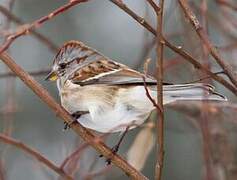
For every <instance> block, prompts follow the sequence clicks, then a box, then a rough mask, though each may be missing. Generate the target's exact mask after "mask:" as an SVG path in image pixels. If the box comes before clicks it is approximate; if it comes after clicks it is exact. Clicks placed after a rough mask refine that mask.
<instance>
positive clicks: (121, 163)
mask: <svg viewBox="0 0 237 180" xmlns="http://www.w3.org/2000/svg"><path fill="white" fill-rule="evenodd" d="M0 58H1V59H2V61H3V62H4V63H5V64H6V65H7V66H8V67H9V68H10V69H11V70H12V71H13V72H14V73H16V75H17V76H18V77H19V78H20V79H21V80H22V81H23V82H24V83H25V84H26V85H27V86H28V87H29V88H30V89H31V90H32V91H33V92H34V93H35V94H36V95H37V96H38V97H39V98H41V100H42V101H44V102H45V103H46V104H47V105H48V106H49V107H50V108H51V109H52V110H53V111H54V112H55V113H56V114H57V115H58V116H60V117H61V118H62V119H63V120H64V122H66V123H68V124H72V125H71V128H72V129H73V130H74V131H75V132H76V133H77V134H78V135H79V136H80V137H81V138H82V139H84V140H85V141H86V142H87V143H89V144H90V145H91V146H92V147H94V148H95V149H96V150H97V151H98V152H99V153H101V154H102V155H103V156H104V157H106V158H110V159H111V162H112V163H114V164H115V165H116V166H117V167H119V168H120V169H122V170H123V171H124V172H125V173H126V174H127V175H129V176H131V178H134V179H147V178H146V177H145V176H144V175H143V174H141V173H140V172H138V171H137V170H136V169H134V168H133V167H132V166H131V165H129V164H128V163H127V162H126V161H125V160H124V159H122V158H121V157H120V156H119V155H117V154H113V153H112V151H111V149H110V148H109V147H107V146H106V145H105V144H104V143H103V142H102V141H101V140H100V139H98V138H97V137H96V136H95V135H94V134H93V133H92V132H91V131H89V130H87V129H86V128H84V127H83V126H82V125H81V124H79V123H72V122H73V121H74V119H73V118H72V117H71V115H70V114H69V113H68V112H67V111H66V110H65V109H64V108H62V107H61V106H60V105H59V104H58V103H57V102H56V101H55V100H54V99H53V98H52V97H51V96H50V94H49V93H48V92H47V91H46V90H45V89H44V88H43V87H42V86H41V85H40V84H39V83H38V82H37V81H35V80H34V79H33V78H32V77H31V76H30V75H29V74H28V73H27V72H25V71H24V70H23V69H22V68H21V67H20V66H19V65H17V64H16V63H15V62H14V61H13V59H12V58H11V57H10V56H9V55H8V54H7V53H2V54H0ZM94 139H98V141H94ZM111 155H112V156H111Z"/></svg>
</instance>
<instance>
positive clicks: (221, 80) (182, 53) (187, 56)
mask: <svg viewBox="0 0 237 180" xmlns="http://www.w3.org/2000/svg"><path fill="white" fill-rule="evenodd" d="M109 1H111V2H113V3H114V4H115V5H117V6H118V7H119V8H120V9H122V10H123V11H124V12H126V13H127V14H128V15H130V16H131V17H132V18H133V19H134V20H135V21H137V22H138V23H139V24H141V25H142V26H143V27H144V28H146V29H147V30H148V31H150V32H151V33H152V34H153V35H155V36H156V30H155V29H154V28H153V27H152V26H151V25H150V24H148V23H147V22H146V21H145V20H144V19H143V18H142V17H140V16H138V15H137V14H136V13H135V12H133V11H132V10H131V9H129V8H128V7H127V6H126V5H125V4H124V3H123V2H122V1H119V0H109ZM162 43H164V45H165V46H167V47H169V48H170V49H171V50H173V51H174V52H175V53H177V54H179V55H180V56H182V57H183V58H184V59H185V60H187V61H188V62H189V63H191V64H193V65H194V67H195V68H197V69H199V70H201V71H203V72H205V73H206V74H207V75H209V76H211V78H213V79H214V80H216V81H217V82H219V83H221V84H222V85H223V86H225V87H226V88H227V89H229V90H230V91H231V92H232V93H233V94H235V95H237V88H236V87H235V86H233V85H232V84H231V83H229V82H228V81H226V80H225V79H224V78H222V77H220V76H218V75H216V74H214V73H212V72H211V71H210V70H209V69H208V68H206V67H205V66H203V65H202V64H201V63H199V62H198V61H197V60H196V59H194V58H193V57H192V56H191V55H190V54H189V53H187V52H185V51H184V50H182V47H180V46H179V47H177V46H175V45H173V44H172V43H170V42H169V41H168V40H166V38H165V37H163V41H162Z"/></svg>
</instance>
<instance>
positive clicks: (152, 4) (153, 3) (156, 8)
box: [146, 0, 161, 15]
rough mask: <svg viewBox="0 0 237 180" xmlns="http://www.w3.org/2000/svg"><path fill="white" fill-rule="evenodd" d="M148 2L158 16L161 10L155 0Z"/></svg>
mask: <svg viewBox="0 0 237 180" xmlns="http://www.w3.org/2000/svg"><path fill="white" fill-rule="evenodd" d="M146 1H147V2H148V3H149V4H150V5H151V7H152V8H153V9H154V10H155V13H156V14H157V15H158V14H159V11H160V9H161V8H160V7H159V6H158V5H157V4H156V3H155V2H154V1H153V0H146Z"/></svg>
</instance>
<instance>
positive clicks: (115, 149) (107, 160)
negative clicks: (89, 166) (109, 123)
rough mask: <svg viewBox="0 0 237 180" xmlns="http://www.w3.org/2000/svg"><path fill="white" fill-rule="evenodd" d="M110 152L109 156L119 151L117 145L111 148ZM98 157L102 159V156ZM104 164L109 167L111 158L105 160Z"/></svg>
mask: <svg viewBox="0 0 237 180" xmlns="http://www.w3.org/2000/svg"><path fill="white" fill-rule="evenodd" d="M111 151H112V154H111V156H113V155H115V154H116V153H117V152H118V151H119V145H118V144H116V145H115V146H114V147H112V149H111ZM99 157H100V158H101V157H103V155H102V154H101V155H100V156H99ZM105 162H106V165H110V164H111V158H107V159H106V160H105Z"/></svg>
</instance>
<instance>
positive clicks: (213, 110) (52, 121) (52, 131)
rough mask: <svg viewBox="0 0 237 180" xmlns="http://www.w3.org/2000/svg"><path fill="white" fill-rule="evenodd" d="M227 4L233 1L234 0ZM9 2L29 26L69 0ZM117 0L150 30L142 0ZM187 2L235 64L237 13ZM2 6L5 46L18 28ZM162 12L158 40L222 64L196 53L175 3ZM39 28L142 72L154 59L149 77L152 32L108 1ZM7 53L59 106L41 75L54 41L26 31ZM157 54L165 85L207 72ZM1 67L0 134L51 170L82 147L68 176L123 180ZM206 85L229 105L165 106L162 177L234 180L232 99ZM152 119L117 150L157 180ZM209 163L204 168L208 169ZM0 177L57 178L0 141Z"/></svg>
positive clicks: (150, 14)
mask: <svg viewBox="0 0 237 180" xmlns="http://www.w3.org/2000/svg"><path fill="white" fill-rule="evenodd" d="M226 1H228V2H230V3H232V4H233V5H234V6H235V7H237V3H236V1H235V0H232V1H231V0H226ZM9 2H11V1H10V0H1V1H0V5H1V7H2V6H3V7H5V8H6V9H8V10H9V12H10V13H12V14H14V15H15V16H17V17H18V18H19V19H21V20H22V21H23V22H25V23H31V22H33V21H34V20H36V19H38V18H40V17H42V16H44V15H47V14H49V13H50V12H52V11H53V10H55V9H56V8H58V7H60V6H62V5H63V4H65V3H67V2H68V1H66V0H61V1H55V0H20V1H12V2H13V3H12V4H10V5H9ZM123 2H124V3H125V4H126V5H127V6H128V7H129V8H131V9H132V10H134V11H135V12H136V13H137V14H139V15H140V16H142V17H144V18H145V19H146V20H147V21H148V22H149V23H150V24H151V25H152V26H153V27H156V16H155V13H154V11H153V9H152V8H151V6H150V5H149V4H148V3H147V2H146V1H145V0H139V1H134V0H123ZM157 2H158V1H157ZM188 2H189V5H190V6H191V7H192V10H193V11H194V12H195V14H196V15H197V17H198V19H199V20H200V22H201V23H202V25H203V27H204V29H205V30H206V31H207V32H208V34H209V37H210V39H211V41H212V42H213V43H214V45H215V46H216V47H217V48H218V50H219V52H220V53H221V56H222V57H223V58H224V59H225V60H226V63H228V64H230V65H231V66H232V67H233V68H234V70H236V69H237V63H236V57H237V49H236V47H237V43H236V42H237V31H236V29H237V28H236V27H237V24H236V22H237V21H236V20H237V13H236V12H237V11H236V9H234V8H233V9H232V8H231V7H229V6H225V5H223V4H222V3H221V2H222V1H218V0H212V1H209V0H206V1H205V0H192V1H191V0H190V1H188ZM10 6H11V7H10ZM9 7H10V8H9ZM0 10H1V9H0ZM1 12H2V13H1ZM1 12H0V21H1V22H0V32H1V33H0V37H1V38H0V41H1V42H4V40H5V38H6V36H7V35H8V34H9V32H15V30H16V28H18V27H19V24H16V23H14V22H13V21H12V20H11V19H7V18H6V16H5V15H6V13H3V10H1ZM164 13H165V14H164V35H165V37H166V38H167V39H168V40H170V42H172V43H173V44H175V45H178V46H182V47H183V49H184V50H186V51H187V52H189V53H190V54H191V55H192V56H193V57H194V58H195V59H197V60H199V62H201V63H203V64H205V65H206V66H207V67H208V68H210V70H211V71H212V72H218V71H220V70H221V69H220V67H219V66H218V65H217V64H216V63H215V61H214V60H213V59H212V57H211V56H210V55H208V53H207V52H206V51H205V50H204V49H203V46H202V43H200V40H199V38H198V36H197V35H196V32H195V31H194V30H193V29H192V27H191V25H190V24H189V22H188V21H187V20H186V19H185V16H184V15H183V12H182V10H181V9H180V6H179V3H178V1H176V0H175V1H174V0H166V1H165V11H164ZM4 14H5V15H4ZM37 32H39V33H41V34H42V35H44V36H45V37H46V39H47V40H50V41H51V42H53V44H55V45H56V46H58V47H60V46H61V45H62V44H63V43H64V42H66V41H69V40H79V41H82V42H84V43H85V44H87V45H88V46H91V47H93V48H95V49H97V50H98V51H100V52H101V53H103V54H104V55H106V56H108V57H110V58H111V59H114V60H116V61H118V62H121V63H124V64H126V65H128V66H130V67H132V68H134V69H138V70H140V71H143V65H144V61H145V60H146V59H147V58H151V62H150V64H149V71H148V73H149V74H151V75H155V73H156V72H155V61H156V53H155V52H156V51H155V47H156V45H155V39H154V36H153V35H152V34H151V33H150V32H148V31H147V30H146V29H144V28H143V27H142V26H141V25H139V24H138V23H137V22H135V21H134V20H133V19H132V18H131V17H130V16H128V15H127V14H126V13H125V12H124V11H122V10H121V9H119V8H118V7H117V6H116V5H114V4H113V3H111V2H109V1H107V0H100V1H96V0H90V1H88V2H86V3H82V4H79V5H77V6H75V7H73V8H72V9H70V10H68V11H66V12H64V13H62V14H61V15H59V16H56V17H55V18H53V19H51V20H49V21H48V22H46V23H45V24H44V25H42V26H41V27H39V28H37ZM8 52H9V53H10V54H11V56H12V57H13V58H14V60H15V61H16V63H18V64H19V65H20V66H21V67H23V68H24V69H25V70H26V71H29V72H39V73H38V74H37V73H36V74H37V75H36V76H34V77H35V78H36V80H37V81H38V82H39V83H41V84H42V85H43V86H44V87H45V88H46V89H47V90H48V91H49V92H50V94H51V95H52V96H53V97H55V99H57V101H58V102H59V98H58V93H57V89H56V85H55V84H54V83H50V82H46V81H44V78H45V75H46V73H45V72H47V70H48V69H49V68H50V66H51V64H52V60H53V58H54V56H55V54H56V52H57V51H55V48H54V47H51V48H49V46H48V44H47V43H44V42H42V41H41V40H39V39H38V38H36V37H35V36H34V35H27V36H22V37H20V38H18V39H17V40H16V41H15V42H14V43H13V44H12V45H11V47H10V48H9V49H8ZM164 59H165V60H164V75H165V81H166V82H170V83H175V84H176V83H188V82H192V81H195V80H198V79H200V78H202V77H205V76H206V75H205V74H204V73H202V72H201V71H199V70H198V69H195V68H194V67H193V66H192V65H191V64H190V63H188V62H187V61H185V60H184V59H183V58H182V57H180V56H178V55H177V54H175V53H174V52H172V51H171V50H169V49H168V48H166V49H165V57H164ZM7 72H9V70H8V69H7V68H6V67H5V66H4V64H3V63H0V86H1V88H0V133H4V134H6V135H9V136H11V137H13V138H15V139H16V140H19V141H21V142H23V143H24V144H26V145H28V146H30V147H32V148H34V149H36V150H37V151H39V152H40V153H41V154H42V155H44V156H45V157H47V158H48V159H49V160H51V161H52V162H54V163H55V164H56V165H58V166H60V165H61V164H62V163H63V162H64V160H65V158H67V157H68V156H70V154H71V153H72V152H74V151H76V150H78V148H81V149H80V153H77V155H76V156H75V157H73V158H72V159H70V160H69V161H68V162H66V164H65V165H64V170H65V171H66V172H68V173H69V174H71V175H73V177H75V179H128V177H127V176H126V175H125V174H124V173H123V172H122V171H120V170H119V169H117V168H116V167H115V166H113V165H112V166H109V167H107V166H106V163H105V160H104V158H99V154H98V153H97V152H96V151H94V150H93V149H92V148H90V147H83V141H82V140H81V139H80V138H79V137H78V136H77V135H76V134H75V133H74V132H73V131H72V130H68V131H63V127H64V126H63V123H62V121H60V120H59V119H58V118H57V116H56V115H55V113H53V112H52V111H51V110H50V109H49V108H48V107H47V106H46V105H45V104H44V103H43V102H42V101H41V100H40V99H39V98H38V97H37V96H36V95H35V94H34V93H33V92H32V91H31V90H30V89H29V88H27V87H26V86H25V85H24V83H23V82H21V81H20V80H19V79H18V78H15V77H9V76H7V77H6V76H4V74H6V73H7ZM220 76H222V75H220ZM223 77H224V76H223ZM226 79H227V78H226ZM204 82H208V83H211V84H213V85H214V86H215V87H216V89H217V91H218V92H221V93H222V94H224V95H226V96H227V98H228V99H229V102H227V103H224V104H222V103H205V104H203V103H200V102H199V103H197V102H196V103H195V102H192V103H190V105H188V106H187V105H186V104H184V103H182V102H179V103H177V104H173V105H171V106H169V107H165V162H164V174H163V179H165V180H168V179H175V180H190V179H192V180H200V179H208V174H209V175H210V174H213V175H214V177H213V178H212V179H218V180H232V179H233V180H234V179H236V178H237V161H236V160H237V159H236V158H237V154H236V150H237V142H236V130H237V124H236V123H237V121H236V115H237V114H236V110H237V105H236V104H235V103H236V102H237V98H236V96H235V95H234V94H233V93H231V92H230V91H229V90H228V89H226V88H225V87H223V86H222V85H221V84H219V83H217V82H215V81H213V80H212V79H206V80H205V81H204ZM155 121H156V114H155V113H154V114H152V115H151V117H150V119H149V121H147V123H148V124H146V125H144V126H143V127H139V128H136V129H134V130H132V131H130V132H129V133H128V134H127V136H126V138H125V140H124V142H123V144H122V146H121V148H120V151H119V154H120V155H122V156H123V157H124V158H127V159H128V161H129V162H130V163H132V164H133V165H134V166H135V167H136V168H137V169H139V170H140V171H142V173H144V175H145V176H147V177H148V178H149V179H154V178H153V177H154V166H155V162H156V158H155V157H156V153H155V152H156V150H155V141H156V139H155V137H156V130H155V128H154V122H155ZM205 132H208V133H207V134H206V133H205ZM207 135H208V136H207ZM118 139H119V134H111V135H109V136H106V142H107V144H108V145H109V146H110V147H112V146H113V145H114V144H115V143H116V142H117V140H118ZM207 169H208V171H211V172H207ZM0 174H1V177H0V179H1V178H2V179H3V180H5V179H6V180H7V179H9V180H26V179H35V180H41V179H60V177H59V176H58V174H56V173H55V172H54V171H52V170H51V169H48V168H47V167H46V166H45V165H43V164H41V163H39V162H38V161H37V160H35V159H34V158H32V157H31V156H29V155H28V154H26V153H24V152H22V151H21V150H20V149H17V148H15V147H13V146H10V145H7V144H5V143H1V142H0Z"/></svg>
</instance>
